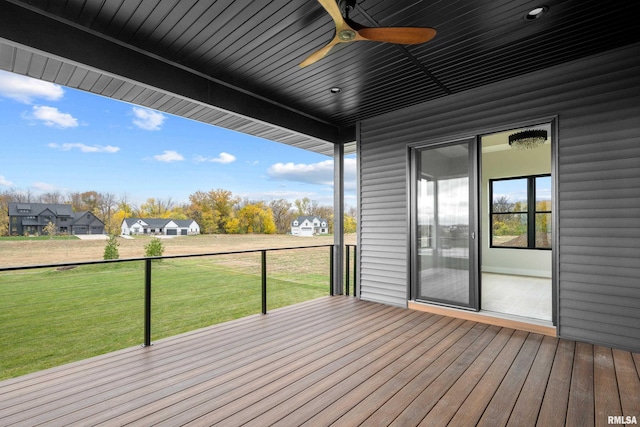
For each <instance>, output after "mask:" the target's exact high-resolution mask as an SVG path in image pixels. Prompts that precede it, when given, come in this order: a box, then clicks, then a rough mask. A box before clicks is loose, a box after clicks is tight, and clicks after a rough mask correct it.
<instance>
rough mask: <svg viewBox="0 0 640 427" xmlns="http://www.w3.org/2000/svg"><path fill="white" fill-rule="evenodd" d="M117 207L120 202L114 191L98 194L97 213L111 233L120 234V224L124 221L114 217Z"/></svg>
mask: <svg viewBox="0 0 640 427" xmlns="http://www.w3.org/2000/svg"><path fill="white" fill-rule="evenodd" d="M117 207H118V202H117V200H116V196H115V195H114V194H113V193H99V194H98V203H97V209H98V212H95V213H96V215H97V216H98V218H100V219H101V220H102V222H104V226H105V228H106V230H107V233H109V234H119V232H118V230H119V229H120V224H122V221H120V222H118V221H117V219H116V218H114V215H115V213H116V212H117Z"/></svg>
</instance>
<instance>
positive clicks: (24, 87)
mask: <svg viewBox="0 0 640 427" xmlns="http://www.w3.org/2000/svg"><path fill="white" fill-rule="evenodd" d="M63 95H64V90H63V89H62V87H61V86H59V85H57V84H54V83H49V82H45V81H43V80H38V79H33V78H31V77H26V76H21V75H19V74H14V73H10V72H8V71H0V96H3V97H5V98H11V99H13V100H15V101H18V102H22V103H24V104H31V103H33V101H34V99H38V98H42V99H46V100H48V101H57V100H59V99H61V98H62V97H63Z"/></svg>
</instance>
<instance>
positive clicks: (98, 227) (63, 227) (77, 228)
mask: <svg viewBox="0 0 640 427" xmlns="http://www.w3.org/2000/svg"><path fill="white" fill-rule="evenodd" d="M50 222H51V223H53V224H55V226H56V232H57V233H60V234H104V223H103V222H102V221H101V220H100V219H98V218H96V216H95V215H93V214H92V213H91V212H89V211H84V212H73V209H72V207H71V205H65V204H53V203H19V202H10V203H9V234H10V235H12V236H22V235H24V234H33V235H35V234H44V228H45V227H46V226H47V225H48V224H49V223H50Z"/></svg>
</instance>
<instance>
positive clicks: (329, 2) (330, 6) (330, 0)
mask: <svg viewBox="0 0 640 427" xmlns="http://www.w3.org/2000/svg"><path fill="white" fill-rule="evenodd" d="M318 3H320V4H321V5H322V7H324V8H325V10H326V11H327V12H328V13H329V15H331V17H332V18H333V22H335V23H336V27H340V26H342V25H343V24H344V18H343V17H342V12H340V8H339V7H338V4H337V3H336V0H318Z"/></svg>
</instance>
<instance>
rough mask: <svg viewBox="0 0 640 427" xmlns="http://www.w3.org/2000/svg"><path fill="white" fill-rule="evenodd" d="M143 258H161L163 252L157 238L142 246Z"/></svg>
mask: <svg viewBox="0 0 640 427" xmlns="http://www.w3.org/2000/svg"><path fill="white" fill-rule="evenodd" d="M144 251H145V256H148V257H150V256H162V253H163V252H164V246H163V245H162V241H161V240H160V239H158V238H157V237H154V238H153V239H151V241H150V242H149V243H147V244H146V245H144Z"/></svg>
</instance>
